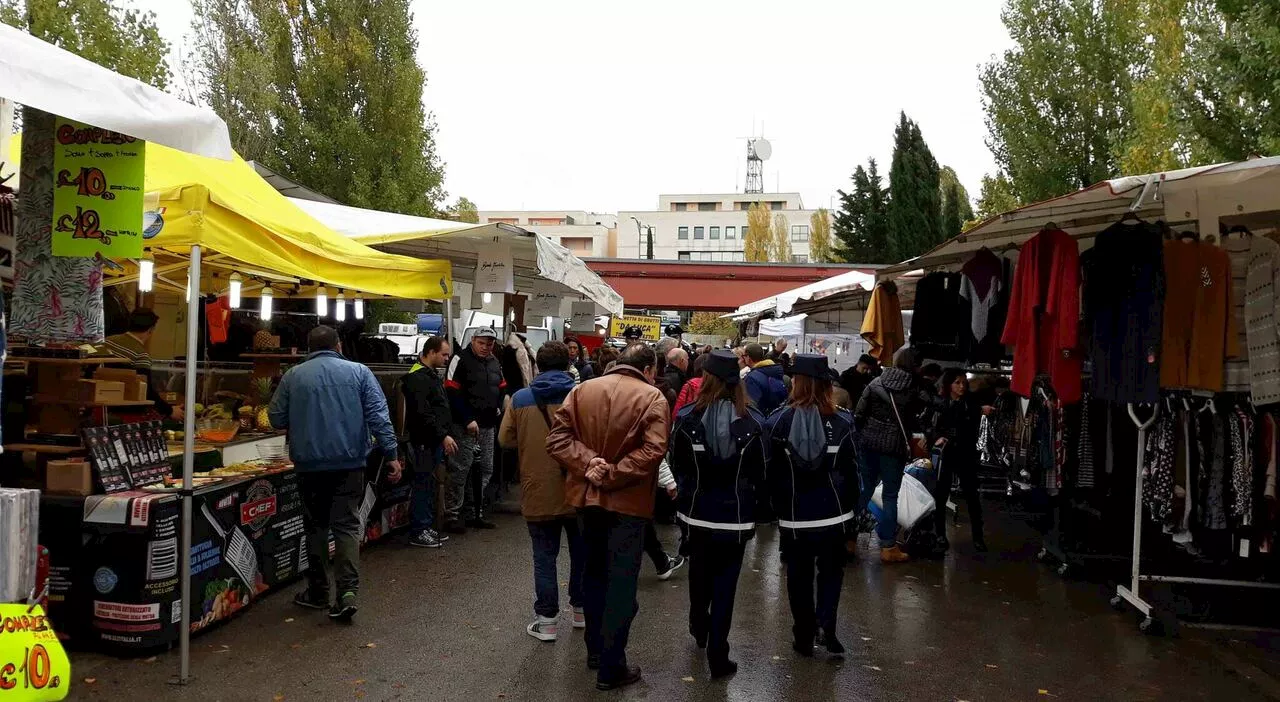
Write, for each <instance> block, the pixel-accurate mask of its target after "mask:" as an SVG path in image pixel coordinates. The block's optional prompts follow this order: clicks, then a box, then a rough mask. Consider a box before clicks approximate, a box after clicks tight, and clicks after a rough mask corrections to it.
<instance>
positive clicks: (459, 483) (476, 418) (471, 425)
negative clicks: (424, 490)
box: [444, 327, 506, 534]
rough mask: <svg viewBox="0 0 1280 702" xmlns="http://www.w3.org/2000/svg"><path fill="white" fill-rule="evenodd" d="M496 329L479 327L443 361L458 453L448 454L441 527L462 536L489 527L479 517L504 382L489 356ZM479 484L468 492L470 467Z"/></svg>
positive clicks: (489, 473)
mask: <svg viewBox="0 0 1280 702" xmlns="http://www.w3.org/2000/svg"><path fill="white" fill-rule="evenodd" d="M497 340H498V333H497V332H496V331H495V330H494V329H493V328H491V327H482V328H480V329H479V330H477V331H476V333H475V335H474V336H473V337H471V345H470V346H469V347H467V348H465V349H462V350H461V351H459V352H458V353H457V354H456V355H455V356H454V357H453V359H452V360H450V361H449V366H448V370H447V371H445V379H444V386H445V390H446V391H447V392H448V395H449V410H450V413H451V415H452V417H453V428H452V429H451V430H450V432H449V435H450V436H454V437H456V438H457V441H458V451H457V453H455V454H454V455H452V456H450V457H449V490H448V493H447V494H446V495H445V502H444V511H445V525H444V530H445V531H447V532H449V533H450V534H462V533H465V532H466V527H468V526H469V527H473V528H476V529H493V528H494V527H495V526H496V525H495V524H494V523H493V522H490V521H487V520H486V519H485V518H484V492H483V491H484V489H485V487H487V486H488V484H489V480H490V479H491V478H492V477H493V449H494V434H495V432H496V431H497V427H498V419H499V418H500V416H501V414H502V409H501V408H502V389H503V388H504V387H506V381H505V380H504V379H503V377H502V368H501V366H500V365H499V364H498V359H497V357H495V356H494V354H493V347H494V344H496V343H497ZM473 470H474V471H476V473H477V476H476V477H478V478H479V482H480V494H475V493H476V491H475V490H468V489H467V487H468V486H469V485H471V484H472V471H473Z"/></svg>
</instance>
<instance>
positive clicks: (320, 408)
mask: <svg viewBox="0 0 1280 702" xmlns="http://www.w3.org/2000/svg"><path fill="white" fill-rule="evenodd" d="M307 345H308V347H309V348H310V349H311V354H310V355H309V356H307V357H306V359H305V360H304V361H303V362H302V363H299V364H298V365H296V366H294V367H293V368H290V369H289V371H288V372H287V373H285V374H284V378H282V379H281V380H280V387H279V388H277V389H276V394H275V397H273V398H272V399H271V409H270V417H271V425H272V426H273V427H275V428H277V429H285V430H287V431H288V437H289V457H290V458H291V459H293V465H294V469H295V470H296V471H297V474H298V488H299V491H300V492H301V493H302V509H303V519H304V523H305V525H306V530H307V560H308V566H307V573H306V576H307V589H305V590H303V591H302V592H299V593H298V594H297V596H295V597H294V598H293V601H294V603H295V604H298V605H300V606H302V607H307V608H309V609H325V608H326V607H327V608H328V609H329V618H330V619H333V620H336V621H350V620H351V618H352V617H354V616H355V614H356V592H357V591H358V590H359V589H360V530H361V529H362V528H363V527H364V525H363V524H361V521H360V502H361V500H362V498H363V497H364V467H365V463H366V461H367V460H368V458H369V453H370V452H371V450H372V446H371V444H370V441H369V435H370V434H372V435H373V436H374V438H375V439H376V440H377V444H378V448H379V449H381V450H382V455H383V456H384V457H386V459H387V463H386V467H387V473H386V475H387V480H389V481H391V482H393V483H394V482H397V481H399V480H400V461H399V460H398V458H397V456H398V449H399V442H398V441H397V440H396V433H395V430H394V429H393V428H392V427H391V419H390V416H389V415H388V413H387V398H386V396H385V395H383V394H382V388H381V387H380V386H379V385H378V380H377V379H376V378H374V377H373V371H371V370H369V369H368V368H367V367H365V366H362V365H360V364H359V363H352V362H351V361H348V360H346V359H345V358H343V357H342V345H341V344H340V343H339V342H338V332H336V331H335V330H334V329H333V328H332V327H326V326H319V327H316V328H315V329H312V330H311V333H310V334H308V335H307ZM330 530H332V531H333V538H334V541H335V542H336V543H337V548H336V550H335V553H334V557H333V569H334V573H333V579H334V585H335V586H336V589H337V593H338V596H337V600H336V601H334V602H330V599H329V576H330V570H331V569H330V563H329V532H330Z"/></svg>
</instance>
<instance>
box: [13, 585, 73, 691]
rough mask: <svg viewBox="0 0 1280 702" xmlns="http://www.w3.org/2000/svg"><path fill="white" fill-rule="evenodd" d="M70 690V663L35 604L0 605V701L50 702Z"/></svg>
mask: <svg viewBox="0 0 1280 702" xmlns="http://www.w3.org/2000/svg"><path fill="white" fill-rule="evenodd" d="M70 691H71V661H70V660H69V659H68V658H67V653H66V651H64V650H63V649H62V644H61V643H58V635H57V634H55V633H54V631H53V627H52V626H50V624H49V619H48V617H46V616H45V614H44V609H43V608H42V607H40V606H39V605H37V606H35V607H31V608H28V607H27V605H25V604H0V702H47V701H48V702H52V701H54V700H61V699H65V698H66V696H67V693H68V692H70Z"/></svg>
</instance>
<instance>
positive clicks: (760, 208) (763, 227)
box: [742, 202, 773, 263]
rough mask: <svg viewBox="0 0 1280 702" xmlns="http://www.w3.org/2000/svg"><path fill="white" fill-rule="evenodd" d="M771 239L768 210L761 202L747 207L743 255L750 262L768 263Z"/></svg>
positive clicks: (771, 232)
mask: <svg viewBox="0 0 1280 702" xmlns="http://www.w3.org/2000/svg"><path fill="white" fill-rule="evenodd" d="M772 241H773V230H772V228H770V226H769V210H768V208H767V207H765V206H764V204H763V203H759V202H757V203H755V204H753V205H751V207H750V208H748V209H747V233H746V234H744V235H743V242H742V247H743V257H744V258H746V259H747V261H748V262H750V263H768V262H769V254H770V252H771V249H772V248H773V246H772Z"/></svg>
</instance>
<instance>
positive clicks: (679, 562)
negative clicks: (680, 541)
mask: <svg viewBox="0 0 1280 702" xmlns="http://www.w3.org/2000/svg"><path fill="white" fill-rule="evenodd" d="M686 560H687V559H686V558H685V557H684V556H671V557H670V558H668V559H667V569H666V570H664V571H662V572H661V573H658V580H670V579H671V576H672V575H674V574H675V572H676V571H677V570H680V569H681V568H683V567H684V564H685V561H686Z"/></svg>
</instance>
